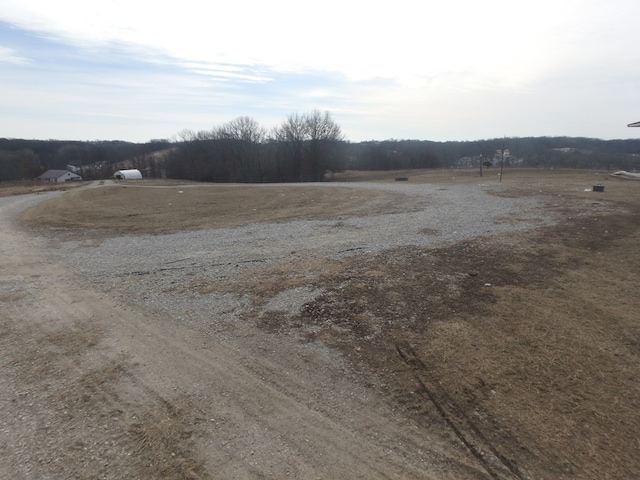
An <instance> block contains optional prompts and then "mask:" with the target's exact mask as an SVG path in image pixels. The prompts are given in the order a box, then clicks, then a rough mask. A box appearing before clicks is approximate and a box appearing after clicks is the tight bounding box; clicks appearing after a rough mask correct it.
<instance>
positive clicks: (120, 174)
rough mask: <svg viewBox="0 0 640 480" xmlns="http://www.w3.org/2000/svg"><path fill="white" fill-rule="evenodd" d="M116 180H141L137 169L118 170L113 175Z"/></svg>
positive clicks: (140, 174)
mask: <svg viewBox="0 0 640 480" xmlns="http://www.w3.org/2000/svg"><path fill="white" fill-rule="evenodd" d="M113 176H114V177H115V178H117V179H118V180H142V173H140V170H138V169H137V168H134V169H131V170H118V171H117V172H116V173H114V174H113Z"/></svg>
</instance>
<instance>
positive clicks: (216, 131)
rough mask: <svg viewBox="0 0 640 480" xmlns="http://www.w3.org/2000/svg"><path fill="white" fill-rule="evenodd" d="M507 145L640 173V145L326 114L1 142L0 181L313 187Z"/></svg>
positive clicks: (530, 159) (449, 161) (474, 161)
mask: <svg viewBox="0 0 640 480" xmlns="http://www.w3.org/2000/svg"><path fill="white" fill-rule="evenodd" d="M505 148H506V149H509V152H510V156H509V157H508V158H507V160H506V166H507V167H509V166H524V167H536V168H594V169H595V168H597V169H607V170H639V169H640V139H631V140H599V139H593V138H580V137H524V138H496V139H488V140H476V141H466V142H434V141H427V140H394V139H391V140H383V141H373V140H372V141H365V142H358V143H351V142H348V141H347V140H346V139H345V138H344V136H343V134H342V130H341V127H340V126H339V125H338V124H337V123H336V122H335V121H334V120H333V118H332V117H331V115H330V113H329V112H320V111H317V110H314V111H312V112H309V113H305V114H297V113H293V114H291V115H289V116H288V117H287V118H286V119H285V120H284V121H283V122H281V123H280V124H279V125H277V126H276V127H275V128H272V129H271V130H268V129H266V128H264V127H262V126H261V125H260V124H259V123H258V122H257V121H255V120H254V119H252V118H250V117H239V118H236V119H235V120H232V121H230V122H227V123H225V124H223V125H221V126H218V127H214V128H212V129H211V130H201V131H198V132H195V131H192V130H183V131H182V132H179V133H178V134H177V138H176V139H174V140H172V141H170V140H168V139H156V140H151V141H149V142H147V143H130V142H123V141H95V142H80V141H61V140H22V139H2V138H0V181H5V180H16V179H31V178H36V177H37V176H38V175H40V174H42V173H44V172H45V171H46V170H48V169H60V170H63V169H66V168H67V166H68V165H73V166H75V167H77V169H78V173H80V174H81V175H82V176H83V178H85V179H87V180H91V179H102V178H108V177H111V176H112V175H113V172H114V171H115V170H118V169H121V168H138V169H140V170H141V171H142V172H143V174H144V176H145V177H155V178H162V177H168V178H180V179H188V180H198V181H208V182H252V183H260V182H317V181H322V180H326V179H329V178H331V174H332V173H334V172H340V171H343V170H345V169H353V170H407V169H422V168H460V167H473V166H478V165H479V163H480V162H483V161H486V160H491V159H495V158H496V152H498V151H501V150H502V149H505Z"/></svg>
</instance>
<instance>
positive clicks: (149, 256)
mask: <svg viewBox="0 0 640 480" xmlns="http://www.w3.org/2000/svg"><path fill="white" fill-rule="evenodd" d="M318 186H319V187H324V188H326V187H330V188H341V187H351V188H362V189H376V190H382V191H386V192H391V193H396V194H401V195H402V197H400V198H404V199H406V200H407V204H411V205H413V210H414V211H408V212H404V213H386V214H373V215H372V214H367V212H366V211H364V210H363V215H362V216H356V217H346V218H337V219H335V220H297V221H291V222H286V223H259V224H252V225H248V226H243V227H237V228H225V229H211V230H201V231H189V232H181V233H175V234H169V235H143V236H122V237H118V238H108V239H105V240H104V241H103V242H101V243H99V244H96V243H95V242H94V241H82V240H80V241H65V242H62V243H60V244H59V246H58V248H56V249H54V250H53V252H54V254H55V255H57V256H59V260H60V261H61V262H62V263H64V264H66V265H67V266H68V267H69V268H70V269H72V270H73V271H74V272H76V273H79V274H80V275H82V276H83V277H84V278H86V279H87V280H88V281H90V282H91V283H93V284H95V285H96V286H97V287H98V288H99V289H101V290H103V291H106V292H111V293H112V294H113V295H115V296H122V297H123V298H124V299H126V301H133V302H135V303H139V304H141V305H143V306H144V307H145V308H150V309H151V310H154V311H158V312H161V313H163V314H166V315H169V316H171V317H173V318H174V319H176V320H178V321H180V322H182V323H185V324H189V325H192V326H195V327H197V328H199V329H201V330H203V331H206V332H208V333H214V332H222V331H228V330H229V326H230V325H233V324H236V325H239V324H240V323H241V322H240V319H241V315H242V314H243V313H246V312H251V311H252V308H253V306H252V302H251V299H250V298H248V296H247V295H245V294H244V292H236V293H233V294H229V293H224V294H220V293H216V292H213V293H207V294H199V293H196V292H193V291H189V290H184V289H180V288H176V287H177V286H179V285H185V284H186V283H188V282H189V281H190V279H193V278H198V279H201V280H202V281H210V282H224V281H227V280H230V279H232V278H234V277H235V276H237V275H238V274H240V273H241V272H242V271H243V269H244V268H246V267H248V266H255V265H258V264H259V265H265V266H268V265H270V264H275V263H277V262H280V261H283V260H291V261H294V260H298V259H301V258H304V257H308V256H316V257H322V258H333V259H340V258H343V257H345V256H350V255H364V254H375V253H377V252H380V251H382V250H385V249H389V248H394V247H406V246H416V247H425V246H436V245H441V244H444V243H450V242H457V241H460V240H464V239H468V238H472V237H477V236H482V235H489V234H496V233H501V232H507V231H514V230H522V229H528V228H532V227H533V226H540V225H541V223H543V222H546V221H547V220H545V219H543V218H541V214H540V208H539V207H540V206H541V200H540V199H537V198H535V197H523V198H501V197H497V196H494V195H490V194H488V193H487V191H486V187H485V186H483V185H456V186H441V185H411V184H382V183H380V184H378V183H343V184H320V185H318ZM257 187H258V186H257ZM258 188H259V187H258ZM492 188H494V189H495V188H496V187H495V185H492ZM416 205H424V207H423V208H419V209H416V208H415V206H416ZM396 211H397V212H402V203H401V204H400V205H398V208H397V209H396ZM513 218H517V221H512V220H511V219H513ZM321 293H322V292H321V290H318V289H304V288H303V289H298V290H296V289H293V290H291V291H287V292H282V293H281V294H279V295H276V296H275V297H274V298H273V299H272V300H271V302H269V303H267V306H266V308H264V307H263V308H264V310H263V311H267V310H278V311H287V312H289V313H290V314H293V313H295V312H296V311H298V310H299V309H300V308H301V307H302V305H303V304H304V303H306V302H309V301H311V300H313V298H314V297H315V296H316V295H319V294H321ZM276 306H277V307H276ZM258 314H259V312H257V313H256V315H258Z"/></svg>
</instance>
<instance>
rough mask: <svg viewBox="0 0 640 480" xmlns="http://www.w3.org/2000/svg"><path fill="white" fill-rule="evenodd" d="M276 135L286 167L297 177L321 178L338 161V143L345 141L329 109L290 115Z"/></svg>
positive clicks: (297, 179)
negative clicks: (327, 110)
mask: <svg viewBox="0 0 640 480" xmlns="http://www.w3.org/2000/svg"><path fill="white" fill-rule="evenodd" d="M273 136H274V138H275V140H276V141H277V142H278V143H279V145H280V147H281V152H282V155H281V157H280V159H281V162H282V164H283V165H282V166H283V170H284V171H285V172H286V171H289V170H290V171H291V174H292V175H291V176H292V179H293V180H294V181H318V180H321V179H322V176H323V175H324V174H325V172H326V171H327V170H330V169H331V167H332V166H333V164H334V163H335V160H336V159H337V157H336V156H335V154H336V153H337V149H336V146H337V144H338V143H340V142H341V141H342V133H341V129H340V127H339V126H338V124H336V123H335V122H334V121H333V119H332V118H331V115H330V114H329V112H325V113H324V114H323V113H320V112H319V111H318V110H314V111H312V112H311V113H308V114H305V115H298V114H297V113H294V114H291V115H289V116H288V117H287V119H286V120H285V121H284V122H283V123H282V124H281V125H280V126H279V127H278V128H276V129H275V130H274V134H273Z"/></svg>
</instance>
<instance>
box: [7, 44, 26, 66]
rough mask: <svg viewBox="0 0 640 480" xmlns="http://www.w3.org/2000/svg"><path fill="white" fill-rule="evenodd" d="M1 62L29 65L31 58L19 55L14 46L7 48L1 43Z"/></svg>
mask: <svg viewBox="0 0 640 480" xmlns="http://www.w3.org/2000/svg"><path fill="white" fill-rule="evenodd" d="M0 63H12V64H14V65H27V64H29V63H30V61H29V59H27V58H25V57H22V56H20V55H18V54H17V53H16V51H15V50H13V49H12V48H7V47H3V46H1V45H0Z"/></svg>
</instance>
